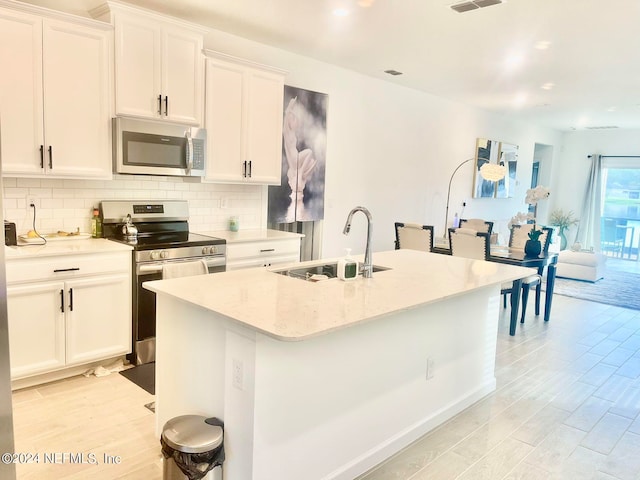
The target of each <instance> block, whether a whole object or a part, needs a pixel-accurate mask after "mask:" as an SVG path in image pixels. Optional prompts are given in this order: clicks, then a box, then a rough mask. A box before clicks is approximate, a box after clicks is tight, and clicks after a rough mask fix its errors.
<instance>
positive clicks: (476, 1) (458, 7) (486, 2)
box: [451, 0, 504, 13]
mask: <svg viewBox="0 0 640 480" xmlns="http://www.w3.org/2000/svg"><path fill="white" fill-rule="evenodd" d="M503 2H504V0H471V1H465V2H458V3H454V4H453V5H451V8H452V9H453V10H455V11H456V12H458V13H464V12H468V11H470V10H476V9H477V8H484V7H490V6H491V5H497V4H499V3H503Z"/></svg>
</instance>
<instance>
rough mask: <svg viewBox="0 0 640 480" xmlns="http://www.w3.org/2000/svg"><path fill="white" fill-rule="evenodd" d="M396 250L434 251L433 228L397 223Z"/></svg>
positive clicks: (430, 226)
mask: <svg viewBox="0 0 640 480" xmlns="http://www.w3.org/2000/svg"><path fill="white" fill-rule="evenodd" d="M395 228H396V250H399V249H401V248H408V249H411V250H422V251H424V252H432V251H433V226H432V225H419V224H417V223H401V222H396V223H395Z"/></svg>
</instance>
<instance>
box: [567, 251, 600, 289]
mask: <svg viewBox="0 0 640 480" xmlns="http://www.w3.org/2000/svg"><path fill="white" fill-rule="evenodd" d="M606 262H607V257H605V256H604V255H602V254H601V253H595V252H583V251H578V252H574V251H573V250H562V251H561V252H560V253H559V254H558V268H557V270H556V276H557V277H564V278H572V279H574V280H584V281H587V282H596V281H598V280H600V279H601V278H603V277H604V271H605V268H606Z"/></svg>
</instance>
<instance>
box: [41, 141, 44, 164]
mask: <svg viewBox="0 0 640 480" xmlns="http://www.w3.org/2000/svg"><path fill="white" fill-rule="evenodd" d="M40 168H44V145H40Z"/></svg>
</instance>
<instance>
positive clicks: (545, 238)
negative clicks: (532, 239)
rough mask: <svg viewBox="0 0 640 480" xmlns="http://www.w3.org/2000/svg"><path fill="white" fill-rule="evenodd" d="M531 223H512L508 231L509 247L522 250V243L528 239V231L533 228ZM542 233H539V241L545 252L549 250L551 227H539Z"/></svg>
mask: <svg viewBox="0 0 640 480" xmlns="http://www.w3.org/2000/svg"><path fill="white" fill-rule="evenodd" d="M533 226H534V224H533V223H525V224H523V225H514V226H513V227H511V230H510V231H509V248H514V249H517V250H524V244H525V243H527V240H529V232H530V231H531V230H532V229H533ZM539 229H540V230H542V235H540V238H539V239H538V240H540V243H541V244H542V252H543V253H547V252H548V251H549V245H550V244H551V238H552V235H553V228H551V227H540V228H539Z"/></svg>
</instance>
